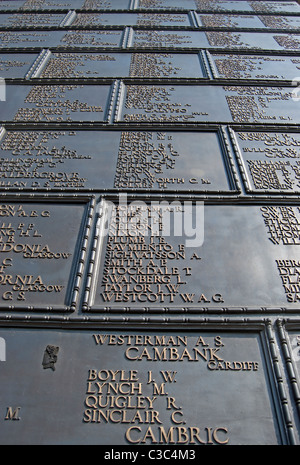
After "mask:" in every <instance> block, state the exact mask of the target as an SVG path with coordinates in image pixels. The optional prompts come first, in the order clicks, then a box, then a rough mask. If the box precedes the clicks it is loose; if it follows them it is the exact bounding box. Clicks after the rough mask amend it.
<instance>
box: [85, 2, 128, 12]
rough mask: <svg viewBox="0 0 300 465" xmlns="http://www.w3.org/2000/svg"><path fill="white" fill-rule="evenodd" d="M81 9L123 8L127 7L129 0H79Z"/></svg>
mask: <svg viewBox="0 0 300 465" xmlns="http://www.w3.org/2000/svg"><path fill="white" fill-rule="evenodd" d="M81 1H83V5H82V7H81V9H82V10H89V9H91V10H97V9H100V10H124V9H127V8H129V5H130V0H81Z"/></svg>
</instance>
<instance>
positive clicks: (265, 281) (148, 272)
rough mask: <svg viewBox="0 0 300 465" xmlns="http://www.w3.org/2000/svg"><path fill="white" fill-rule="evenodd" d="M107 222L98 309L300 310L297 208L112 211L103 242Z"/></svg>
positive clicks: (100, 252) (100, 247)
mask: <svg viewBox="0 0 300 465" xmlns="http://www.w3.org/2000/svg"><path fill="white" fill-rule="evenodd" d="M108 207H110V205H108ZM104 209H105V207H104ZM127 217H128V218H130V220H129V221H128V222H127V223H126V218H127ZM192 219H193V224H194V226H193V225H192ZM124 222H125V224H126V228H127V229H125V226H124ZM104 223H105V216H102V223H101V222H100V223H99V225H98V228H99V229H98V234H99V236H97V237H96V241H95V248H96V254H97V260H99V262H100V266H98V265H96V264H94V268H95V269H97V270H99V275H98V276H97V275H96V274H93V280H94V281H95V285H93V286H92V288H93V289H95V292H94V293H90V294H89V300H87V302H86V303H87V306H88V308H90V309H91V310H96V311H97V310H98V311H101V310H103V308H104V307H111V308H116V307H117V308H119V309H122V308H124V307H127V308H130V307H133V308H135V307H137V308H140V309H141V308H143V307H155V308H159V307H160V306H164V307H170V306H171V307H176V308H178V307H179V308H180V307H216V308H219V309H221V308H224V307H226V308H228V307H230V308H232V307H239V306H240V305H241V302H242V305H243V307H244V308H247V307H249V308H252V307H259V306H262V307H265V306H270V307H271V306H272V307H288V308H293V307H294V308H297V306H298V305H299V300H300V293H299V292H300V288H299V283H298V269H299V268H298V267H299V264H300V261H299V259H300V255H299V253H300V250H299V243H300V236H299V225H300V214H299V208H298V207H296V206H294V207H291V206H290V207H287V206H242V205H240V206H235V205H223V206H220V205H203V206H201V205H197V206H194V207H193V209H192V207H191V205H189V204H188V202H187V203H186V204H184V203H183V204H182V205H180V202H178V201H174V202H173V203H169V204H168V203H166V204H165V205H164V206H159V205H157V204H156V203H155V202H153V205H147V206H146V205H143V204H139V203H137V204H135V203H133V204H132V205H130V204H129V205H128V207H127V209H126V207H125V206H122V205H117V206H116V207H115V208H114V209H112V211H111V220H110V225H109V226H105V228H107V233H106V234H105V235H104V236H103V228H104ZM105 224H106V223H105ZM228 235H230V242H228V241H226V238H227V237H228ZM225 244H226V246H225ZM243 257H244V258H243ZM228 270H230V273H228Z"/></svg>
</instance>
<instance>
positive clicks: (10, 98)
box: [0, 84, 111, 123]
mask: <svg viewBox="0 0 300 465" xmlns="http://www.w3.org/2000/svg"><path fill="white" fill-rule="evenodd" d="M110 90H111V87H110V86H109V85H91V86H84V85H82V84H57V85H55V84H51V85H46V84H43V85H34V86H29V85H21V84H20V85H9V84H7V85H6V100H5V101H4V102H1V105H0V118H1V120H2V121H14V122H22V121H23V122H25V121H27V122H39V121H44V122H56V123H58V122H68V121H91V120H94V121H104V120H105V118H106V117H107V110H108V105H109V97H110Z"/></svg>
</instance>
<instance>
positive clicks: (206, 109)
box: [118, 85, 300, 123]
mask: <svg viewBox="0 0 300 465" xmlns="http://www.w3.org/2000/svg"><path fill="white" fill-rule="evenodd" d="M292 92H293V88H290V87H263V86H261V87H259V86H212V85H207V86H206V85H205V86H195V85H190V86H179V85H178V86H177V85H174V86H164V85H152V86H150V85H144V86H142V85H136V86H135V85H128V86H127V87H126V93H125V97H124V105H123V108H121V111H119V113H118V119H119V120H121V121H122V120H123V121H126V122H129V121H130V122H133V121H160V122H166V121H168V122H184V123H187V122H197V121H200V122H201V121H203V122H204V121H205V122H206V121H210V122H218V121H220V122H231V121H234V122H238V123H244V122H259V123H261V122H263V123H266V122H268V123H270V122H272V123H276V122H277V123H282V122H289V123H298V122H299V121H300V120H299V110H298V106H297V102H295V101H294V100H293V98H292Z"/></svg>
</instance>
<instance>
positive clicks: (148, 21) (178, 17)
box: [72, 13, 191, 26]
mask: <svg viewBox="0 0 300 465" xmlns="http://www.w3.org/2000/svg"><path fill="white" fill-rule="evenodd" d="M72 26H191V22H190V19H189V16H188V13H181V14H179V13H172V14H160V13H122V14H120V13H78V14H77V15H76V18H74V21H73V22H72Z"/></svg>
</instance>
